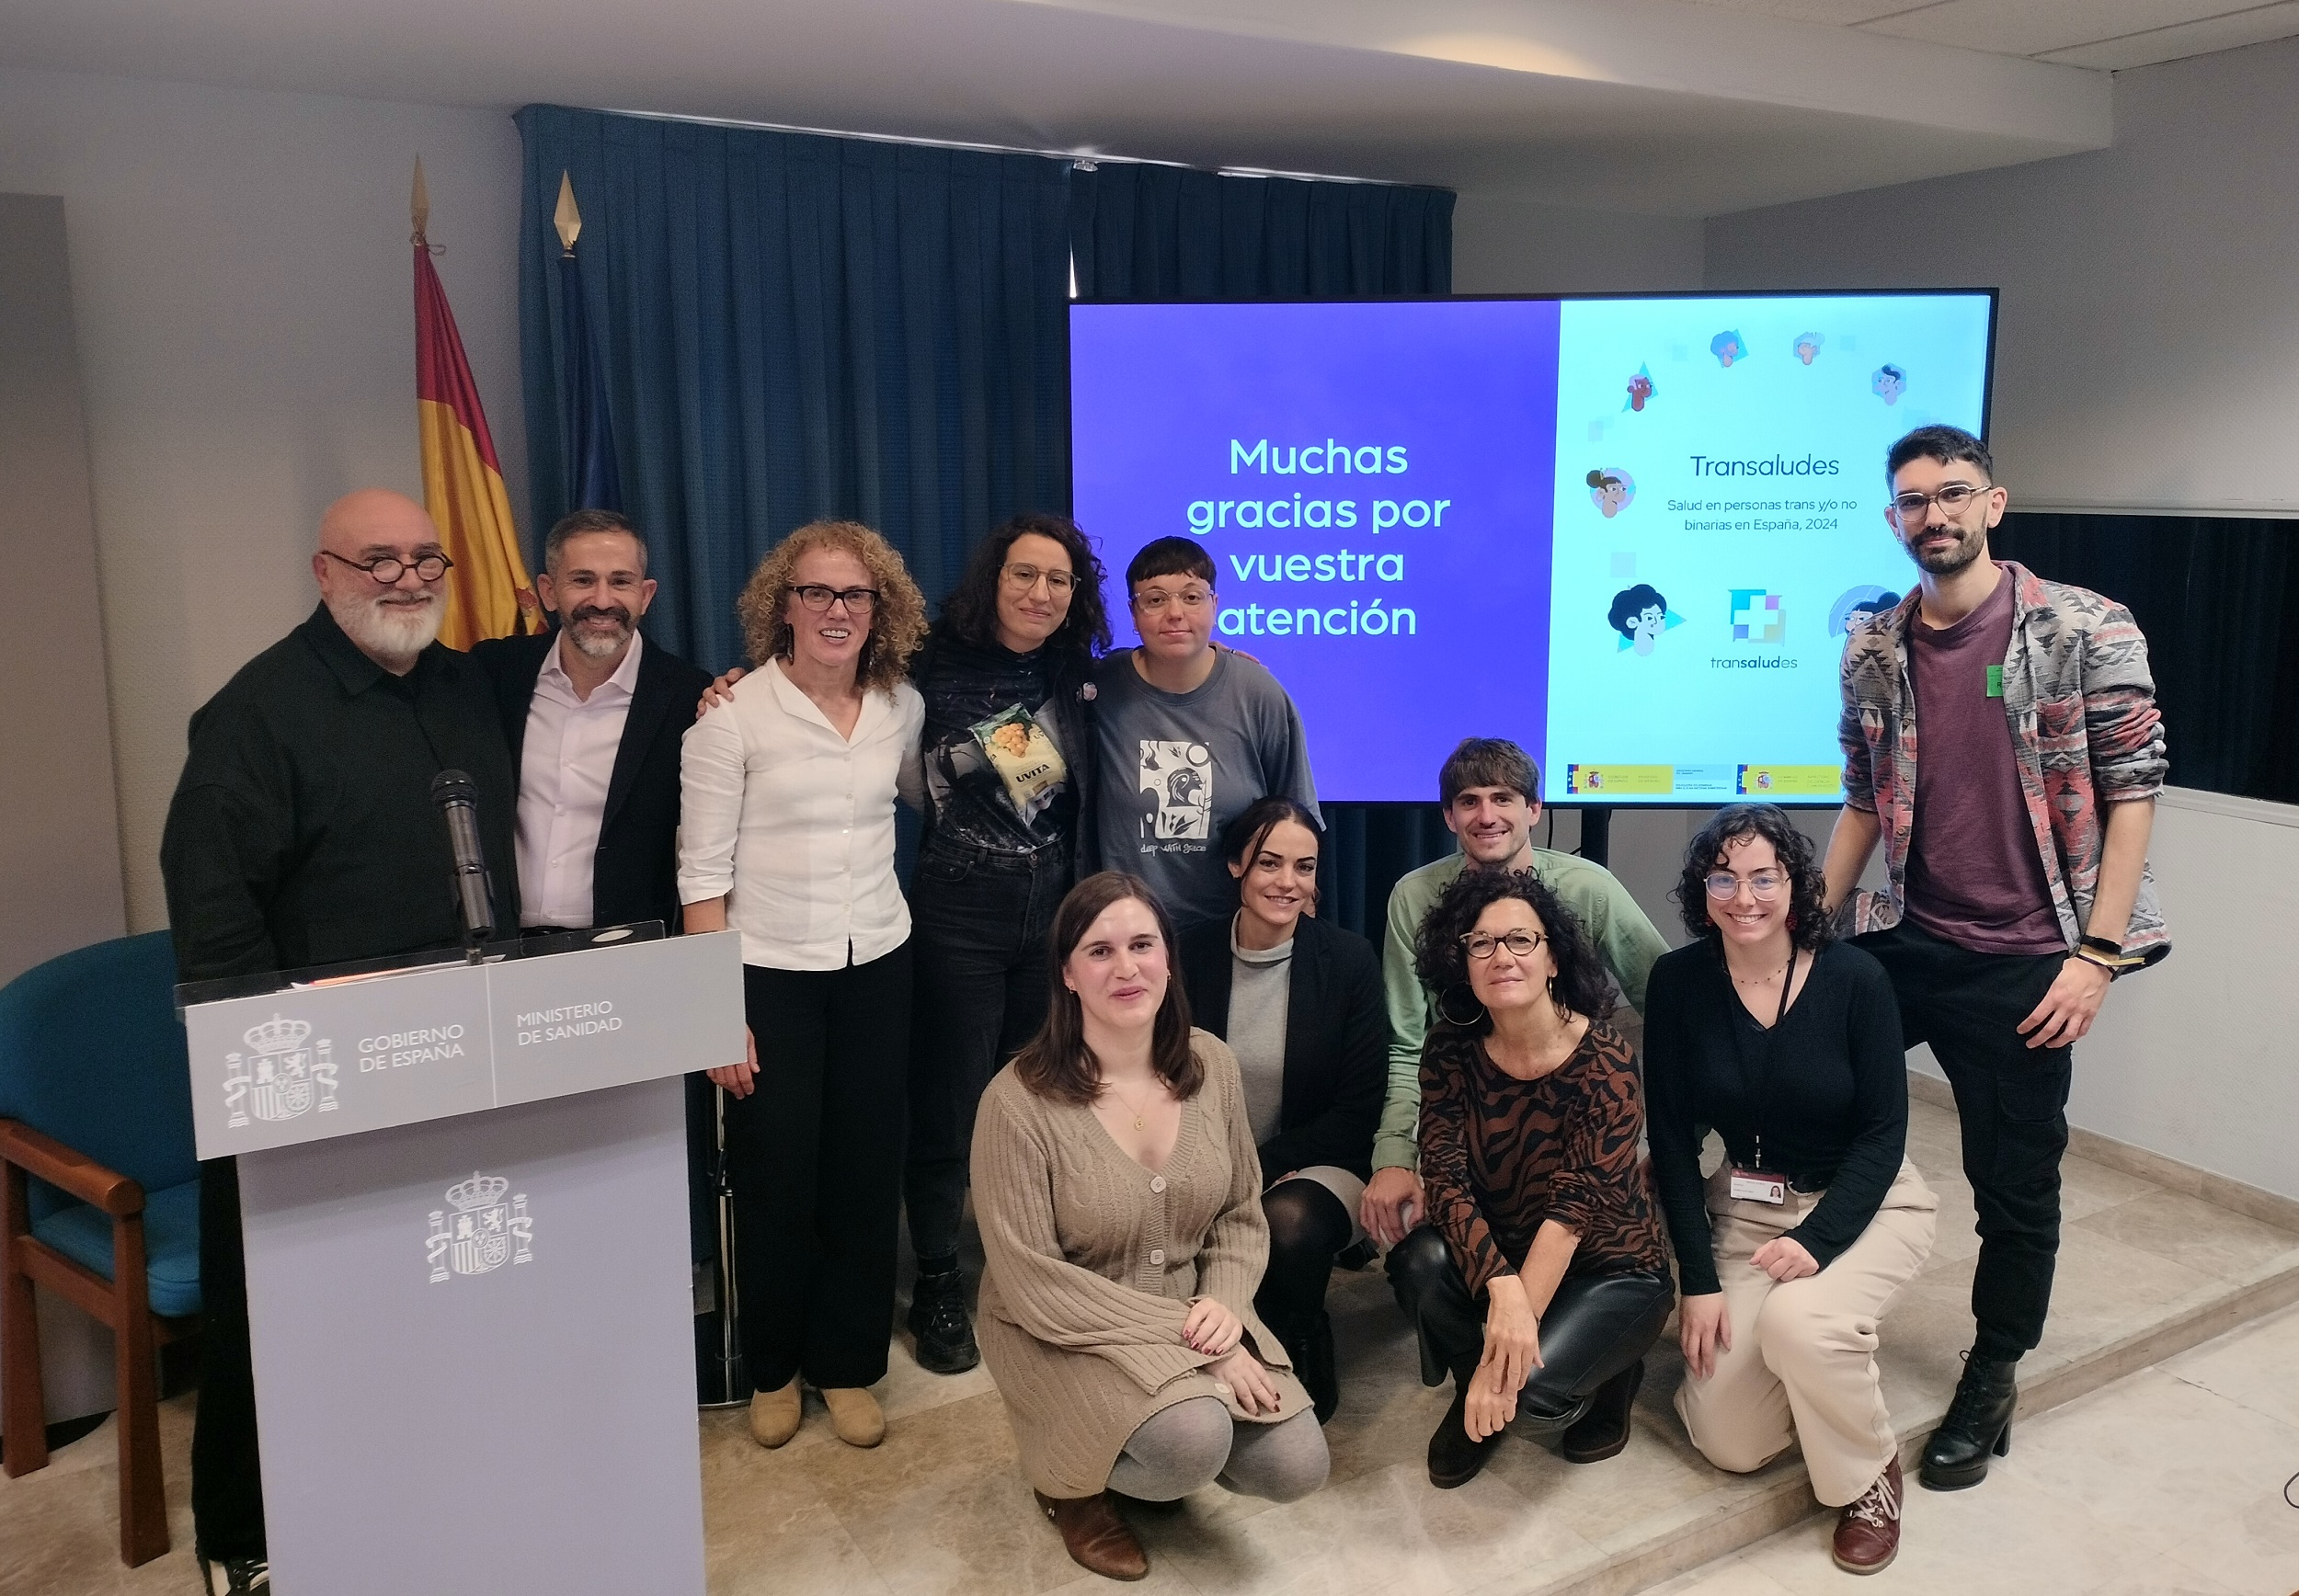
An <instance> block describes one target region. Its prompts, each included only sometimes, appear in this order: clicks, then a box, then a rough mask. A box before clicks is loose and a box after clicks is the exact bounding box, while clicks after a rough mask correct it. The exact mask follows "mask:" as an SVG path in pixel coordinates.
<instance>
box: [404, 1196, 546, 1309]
mask: <svg viewBox="0 0 2299 1596" xmlns="http://www.w3.org/2000/svg"><path fill="white" fill-rule="evenodd" d="M510 1189H511V1183H510V1182H509V1180H505V1179H503V1177H502V1176H500V1175H482V1174H480V1173H479V1172H478V1171H476V1170H474V1171H472V1175H471V1179H470V1180H459V1181H457V1182H456V1183H455V1184H454V1185H452V1186H450V1187H449V1188H447V1201H448V1203H450V1204H451V1205H452V1212H450V1210H449V1209H447V1208H434V1209H432V1210H431V1234H430V1236H429V1238H428V1241H427V1243H426V1250H427V1251H428V1253H429V1259H430V1265H431V1283H432V1284H433V1285H437V1284H439V1283H440V1282H441V1281H444V1280H446V1279H448V1278H449V1277H450V1276H451V1275H453V1274H486V1272H487V1271H490V1270H494V1269H499V1268H501V1267H502V1266H503V1265H504V1264H506V1263H512V1264H520V1263H531V1262H532V1261H533V1260H534V1254H533V1251H532V1242H533V1240H534V1221H533V1219H532V1218H531V1217H530V1216H529V1215H528V1213H527V1194H526V1193H525V1192H523V1191H521V1192H520V1193H518V1194H517V1195H516V1196H513V1197H511V1198H510V1200H509V1202H505V1201H504V1195H505V1193H507V1192H509V1191H510Z"/></svg>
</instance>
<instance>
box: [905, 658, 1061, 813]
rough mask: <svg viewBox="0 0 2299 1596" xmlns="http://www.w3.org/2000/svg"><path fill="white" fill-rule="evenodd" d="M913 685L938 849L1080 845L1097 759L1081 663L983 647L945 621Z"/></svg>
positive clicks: (917, 664)
mask: <svg viewBox="0 0 2299 1596" xmlns="http://www.w3.org/2000/svg"><path fill="white" fill-rule="evenodd" d="M910 679H911V680H912V681H913V682H914V683H915V684H916V685H917V687H918V691H919V696H920V697H921V698H922V699H924V700H925V701H926V728H925V731H924V733H923V734H922V735H921V753H922V754H923V756H924V765H925V773H926V797H927V808H926V828H927V835H928V839H929V841H930V843H932V842H939V843H944V844H955V845H957V846H959V847H961V848H979V849H988V850H989V851H990V852H992V853H1011V854H1024V853H1035V852H1036V851H1037V850H1038V849H1042V848H1054V847H1058V848H1061V849H1064V850H1065V852H1066V853H1067V852H1068V850H1069V849H1074V848H1075V846H1076V841H1077V835H1078V801H1079V792H1080V789H1081V786H1082V785H1083V780H1084V776H1085V767H1086V761H1087V760H1088V759H1089V758H1091V757H1092V755H1091V747H1092V739H1091V738H1090V737H1088V736H1087V735H1085V717H1084V713H1083V704H1082V701H1081V690H1082V689H1083V688H1084V685H1085V680H1086V673H1085V665H1084V662H1083V660H1082V658H1072V657H1069V656H1065V655H1063V654H1061V653H1060V652H1058V651H1057V650H1054V649H1050V648H1038V649H1033V650H1032V651H1031V652H1030V653H1028V654H1016V653H1014V652H1013V651H1012V650H1011V649H1008V648H1003V647H1001V646H999V645H998V644H990V645H989V646H988V647H980V646H978V645H976V644H971V643H968V642H967V641H966V639H964V638H962V637H960V636H959V635H958V634H957V633H955V631H953V630H952V629H951V627H950V625H949V623H948V622H946V621H945V622H943V623H942V624H940V625H937V626H936V627H935V628H934V629H933V632H932V634H931V635H930V636H929V637H928V639H927V642H926V645H925V647H923V648H922V649H921V650H920V651H919V656H918V658H917V659H916V660H915V661H914V662H913V663H912V665H911V667H910ZM1049 750H1050V757H1049Z"/></svg>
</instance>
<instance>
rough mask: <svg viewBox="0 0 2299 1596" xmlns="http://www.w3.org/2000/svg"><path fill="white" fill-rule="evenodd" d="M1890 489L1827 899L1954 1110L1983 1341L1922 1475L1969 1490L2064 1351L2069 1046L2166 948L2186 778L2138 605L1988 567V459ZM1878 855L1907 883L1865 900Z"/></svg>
mask: <svg viewBox="0 0 2299 1596" xmlns="http://www.w3.org/2000/svg"><path fill="white" fill-rule="evenodd" d="M1885 473H1886V477H1887V480H1888V481H1889V482H1890V483H1891V485H1892V490H1893V502H1892V505H1891V507H1890V508H1889V509H1887V510H1886V512H1885V515H1886V519H1887V520H1888V521H1889V523H1890V525H1891V526H1892V529H1893V533H1894V535H1895V536H1897V537H1898V538H1899V540H1900V542H1901V544H1902V546H1903V547H1904V548H1905V549H1906V550H1907V552H1908V554H1909V557H1910V558H1911V559H1913V560H1914V561H1915V562H1916V567H1917V569H1918V571H1919V573H1920V574H1921V577H1922V580H1921V584H1920V586H1919V587H1917V588H1916V591H1915V592H1913V593H1910V594H1909V595H1908V596H1907V598H1906V599H1904V600H1902V601H1901V603H1900V605H1899V606H1898V608H1896V609H1894V610H1890V611H1887V612H1886V613H1883V614H1881V615H1876V616H1872V617H1870V618H1867V619H1866V620H1865V621H1859V622H1857V623H1856V624H1855V625H1854V626H1853V628H1852V630H1851V632H1850V634H1849V635H1848V637H1847V640H1846V644H1845V650H1844V666H1843V677H1842V681H1843V693H1844V710H1843V716H1842V719H1841V721H1840V723H1839V727H1838V736H1839V740H1840V741H1841V742H1842V743H1843V746H1844V761H1845V762H1844V792H1845V806H1844V810H1843V813H1842V814H1841V815H1839V816H1838V817H1837V820H1836V832H1835V835H1834V837H1833V838H1831V839H1830V842H1829V846H1828V858H1827V866H1826V878H1827V894H1826V902H1827V906H1828V908H1829V909H1830V910H1831V911H1837V910H1841V911H1842V913H1841V915H1840V917H1839V918H1840V919H1841V921H1842V922H1843V923H1844V925H1845V928H1846V929H1848V930H1851V931H1855V932H1859V933H1862V934H1861V935H1860V936H1859V946H1861V947H1863V948H1865V949H1866V950H1867V951H1868V952H1871V953H1873V954H1874V955H1875V956H1876V958H1877V959H1878V960H1880V961H1881V962H1882V964H1883V966H1884V969H1885V970H1886V972H1887V973H1889V975H1891V977H1892V982H1893V988H1894V990H1895V992H1896V993H1897V995H1898V999H1899V1006H1900V1017H1901V1024H1902V1029H1903V1030H1904V1032H1905V1035H1906V1039H1907V1041H1908V1042H1909V1043H1911V1044H1913V1043H1918V1042H1928V1043H1931V1046H1932V1053H1933V1055H1934V1056H1935V1057H1936V1058H1938V1059H1939V1065H1940V1067H1941V1069H1942V1070H1943V1071H1944V1072H1945V1073H1946V1075H1947V1077H1948V1082H1949V1085H1950V1087H1951V1088H1953V1089H1954V1091H1955V1095H1956V1111H1957V1116H1958V1118H1959V1120H1960V1122H1961V1123H1962V1140H1963V1168H1964V1174H1965V1176H1966V1177H1967V1178H1968V1179H1969V1180H1971V1182H1972V1190H1973V1204H1974V1206H1975V1207H1976V1208H1977V1210H1978V1224H1977V1229H1978V1231H1979V1235H1980V1255H1979V1260H1978V1264H1977V1267H1976V1271H1975V1272H1974V1274H1973V1282H1972V1313H1973V1319H1974V1320H1975V1321H1976V1322H1977V1330H1976V1333H1975V1335H1974V1338H1973V1346H1972V1350H1971V1351H1970V1352H1969V1353H1968V1354H1967V1356H1966V1361H1965V1364H1964V1370H1963V1375H1962V1379H1961V1380H1960V1382H1959V1383H1958V1385H1957V1387H1956V1395H1955V1398H1954V1400H1953V1401H1952V1402H1951V1403H1950V1406H1949V1409H1948V1413H1947V1416H1946V1417H1945V1418H1944V1419H1942V1420H1941V1421H1940V1425H1939V1429H1938V1430H1937V1431H1934V1432H1933V1435H1932V1437H1931V1440H1930V1442H1929V1443H1928V1444H1927V1447H1926V1449H1925V1453H1924V1465H1923V1482H1924V1484H1925V1485H1927V1486H1928V1487H1930V1488H1933V1489H1935V1490H1956V1489H1961V1488H1963V1487H1966V1486H1973V1485H1977V1484H1978V1483H1979V1482H1980V1481H1981V1480H1982V1479H1983V1478H1984V1477H1985V1476H1986V1474H1987V1467H1988V1460H1989V1458H1990V1456H1991V1455H1995V1456H2001V1455H2003V1454H2004V1453H2006V1452H2007V1451H2008V1450H2009V1448H2010V1440H2011V1419H2012V1409H2013V1408H2014V1406H2015V1405H2016V1403H2017V1402H2018V1397H2019V1394H2018V1390H2017V1386H2016V1374H2017V1370H2018V1365H2019V1358H2020V1355H2021V1354H2022V1353H2024V1352H2026V1351H2029V1350H2030V1348H2032V1347H2034V1346H2035V1345H2036V1343H2037V1342H2038V1341H2039V1340H2041V1339H2042V1335H2043V1322H2044V1316H2045V1313H2046V1311H2047V1309H2048V1308H2049V1306H2050V1303H2051V1295H2052V1272H2053V1260H2054V1258H2055V1256H2056V1255H2057V1253H2058V1250H2059V1225H2060V1158H2061V1156H2062V1154H2063V1153H2064V1152H2065V1150H2066V1146H2067V1118H2066V1112H2065V1111H2066V1106H2067V1094H2068V1085H2069V1080H2070V1058H2071V1050H2072V1048H2073V1045H2074V1043H2076V1041H2077V1040H2078V1039H2079V1038H2081V1037H2082V1036H2083V1035H2084V1034H2085V1032H2087V1031H2089V1030H2090V1028H2091V1024H2092V1021H2093V1020H2094V1019H2095V1017H2097V1015H2098V1014H2099V1005H2100V1002H2101V1000H2102V999H2103V998H2105V997H2106V995H2107V989H2108V983H2109V981H2110V980H2111V979H2112V978H2114V977H2115V976H2117V975H2122V974H2123V973H2124V972H2125V971H2128V970H2131V969H2134V968H2137V967H2139V966H2142V965H2145V964H2150V963H2155V962H2156V960H2158V959H2160V958H2162V957H2163V956H2164V955H2165V954H2166V953H2167V952H2170V941H2169V939H2168V936H2167V933H2166V931H2165V929H2164V923H2163V915H2162V911H2161V910H2160V908H2159V907H2158V906H2157V903H2156V890H2155V884H2154V882H2153V881H2152V880H2151V879H2150V877H2149V875H2148V872H2147V838H2148V833H2149V830H2150V828H2151V827H2152V826H2153V824H2154V819H2155V799H2156V793H2157V792H2159V791H2160V790H2161V789H2162V786H2163V781H2164V773H2165V770H2166V769H2167V760H2166V758H2165V753H2164V735H2163V717H2162V715H2161V713H2159V712H2158V711H2157V709H2156V697H2155V682H2154V680H2153V678H2151V677H2150V675H2149V674H2148V668H2147V640H2146V639H2145V637H2143V636H2142V635H2141V634H2140V631H2139V627H2138V625H2137V623H2136V622H2134V621H2133V619H2132V614H2131V611H2130V610H2126V609H2124V608H2123V606H2122V605H2121V604H2117V603H2115V602H2113V601H2111V600H2110V599H2103V598H2101V597H2100V596H2099V594H2097V593H2092V592H2087V591H2086V590H2085V589H2083V588H2081V587H2070V586H2068V585H2066V584H2065V583H2059V582H2047V581H2044V580H2043V579H2042V578H2041V577H2039V576H2035V575H2034V574H2033V573H2031V572H2030V571H2027V570H2026V569H2024V568H2022V567H2021V566H2019V565H2018V564H2013V563H2011V562H2009V561H1997V560H1994V559H1991V558H1990V557H1989V553H1988V533H1989V531H1990V530H1993V529H1994V528H1995V527H1996V525H1997V523H1998V522H2000V521H2001V520H2002V519H2003V517H2004V510H2005V507H2006V504H2007V495H2006V493H2005V490H2004V489H2003V488H2002V487H2001V486H2000V485H1997V484H1996V472H1995V462H1994V461H1993V460H1992V459H1991V458H1990V456H1989V453H1988V450H1987V446H1986V445H1985V444H1984V443H1983V442H1981V441H1980V439H1977V438H1974V437H1973V436H1972V435H1971V434H1970V433H1968V432H1963V431H1961V430H1959V429H1957V428H1952V427H1923V428H1917V429H1916V431H1914V432H1911V433H1909V434H1908V435H1907V436H1906V437H1904V438H1903V439H1900V441H1899V442H1897V443H1895V444H1893V447H1892V450H1891V453H1890V455H1889V456H1888V457H1887V462H1886V465H1885ZM1919 707H1920V708H1921V711H1922V719H1921V736H1920V738H1919V735H1918V714H1917V712H1918V709H1919ZM1879 838H1882V841H1883V844H1884V859H1885V863H1886V865H1887V866H1888V868H1889V875H1890V882H1889V885H1888V887H1887V890H1886V891H1885V892H1883V893H1882V894H1876V893H1857V894H1856V893H1855V891H1854V888H1855V886H1856V885H1857V884H1858V882H1859V877H1860V873H1861V872H1862V871H1863V870H1864V869H1865V868H1866V866H1867V863H1868V860H1869V857H1870V854H1872V853H1873V852H1874V850H1875V847H1876V843H1877V840H1878V839H1879Z"/></svg>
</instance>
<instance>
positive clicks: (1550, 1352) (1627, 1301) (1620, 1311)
mask: <svg viewBox="0 0 2299 1596" xmlns="http://www.w3.org/2000/svg"><path fill="white" fill-rule="evenodd" d="M1389 1281H1390V1287H1391V1288H1392V1289H1393V1290H1394V1291H1395V1292H1396V1293H1397V1305H1398V1306H1399V1307H1401V1308H1402V1309H1404V1310H1405V1317H1407V1318H1409V1319H1411V1320H1413V1325H1414V1328H1416V1329H1418V1330H1419V1331H1420V1334H1421V1382H1422V1384H1423V1385H1443V1384H1445V1376H1446V1375H1447V1374H1448V1373H1449V1374H1451V1375H1452V1376H1453V1378H1454V1379H1455V1380H1456V1381H1458V1382H1459V1383H1460V1384H1461V1385H1467V1384H1468V1381H1469V1377H1470V1375H1471V1374H1474V1373H1475V1372H1476V1369H1477V1363H1478V1361H1479V1360H1480V1359H1481V1358H1482V1357H1483V1356H1484V1350H1485V1316H1484V1310H1483V1308H1482V1307H1481V1305H1480V1304H1479V1303H1478V1301H1477V1299H1476V1298H1474V1297H1472V1296H1471V1295H1470V1292H1469V1282H1468V1281H1467V1279H1465V1278H1464V1277H1463V1276H1462V1274H1461V1271H1460V1265H1459V1264H1458V1263H1456V1262H1455V1261H1454V1260H1453V1249H1452V1248H1450V1247H1448V1246H1447V1245H1446V1241H1445V1237H1444V1235H1443V1234H1442V1233H1441V1232H1439V1231H1438V1230H1437V1228H1436V1227H1435V1225H1422V1226H1421V1227H1420V1228H1419V1229H1417V1230H1415V1231H1414V1232H1413V1234H1412V1235H1410V1236H1408V1237H1405V1239H1404V1240H1402V1241H1401V1242H1399V1243H1398V1244H1397V1245H1396V1246H1395V1247H1393V1248H1390V1253H1389ZM1675 1304H1676V1285H1675V1282H1672V1281H1671V1280H1670V1279H1669V1277H1668V1276H1667V1274H1666V1273H1664V1272H1662V1271H1655V1270H1647V1269H1639V1270H1626V1271H1620V1272H1618V1273H1614V1274H1587V1275H1568V1276H1566V1277H1565V1280H1564V1282H1563V1283H1562V1284H1561V1285H1560V1286H1558V1287H1557V1294H1556V1295H1555V1296H1553V1297H1551V1298H1550V1302H1549V1309H1548V1311H1547V1312H1546V1313H1544V1314H1543V1315H1541V1318H1540V1356H1541V1363H1540V1366H1539V1367H1538V1368H1536V1369H1535V1370H1534V1371H1533V1372H1532V1373H1531V1374H1529V1375H1527V1377H1526V1381H1525V1388H1524V1390H1523V1392H1522V1393H1521V1394H1520V1395H1519V1396H1518V1397H1517V1403H1516V1411H1517V1421H1518V1424H1519V1425H1520V1426H1523V1425H1525V1424H1527V1423H1529V1424H1531V1425H1533V1426H1535V1427H1536V1428H1539V1429H1558V1430H1561V1429H1565V1428H1568V1427H1569V1426H1571V1425H1573V1423H1575V1422H1576V1421H1577V1420H1579V1419H1580V1418H1581V1416H1582V1415H1583V1414H1584V1413H1586V1412H1587V1411H1588V1405H1589V1399H1590V1398H1591V1397H1592V1396H1595V1395H1596V1389H1597V1387H1598V1386H1600V1385H1604V1383H1605V1382H1606V1381H1607V1380H1609V1379H1611V1378H1612V1377H1613V1376H1614V1375H1616V1374H1620V1373H1622V1372H1623V1371H1625V1370H1627V1369H1628V1368H1629V1367H1630V1365H1631V1364H1633V1363H1635V1362H1636V1361H1637V1360H1638V1359H1640V1358H1641V1357H1643V1356H1644V1354H1645V1353H1646V1352H1648V1351H1652V1348H1653V1342H1655V1341H1657V1340H1659V1339H1660V1336H1661V1328H1662V1327H1663V1326H1664V1325H1665V1324H1666V1323H1667V1322H1668V1313H1669V1309H1670V1308H1671V1307H1673V1306H1674V1305H1675Z"/></svg>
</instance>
